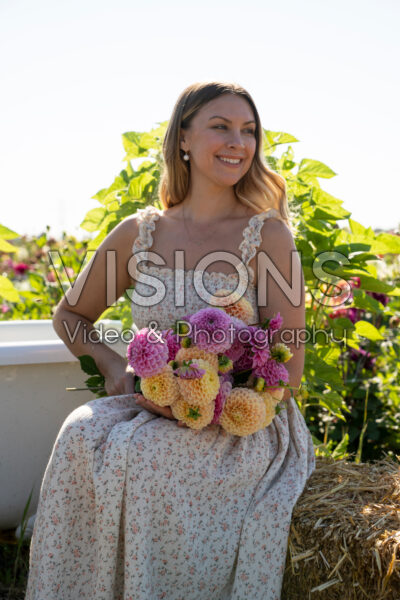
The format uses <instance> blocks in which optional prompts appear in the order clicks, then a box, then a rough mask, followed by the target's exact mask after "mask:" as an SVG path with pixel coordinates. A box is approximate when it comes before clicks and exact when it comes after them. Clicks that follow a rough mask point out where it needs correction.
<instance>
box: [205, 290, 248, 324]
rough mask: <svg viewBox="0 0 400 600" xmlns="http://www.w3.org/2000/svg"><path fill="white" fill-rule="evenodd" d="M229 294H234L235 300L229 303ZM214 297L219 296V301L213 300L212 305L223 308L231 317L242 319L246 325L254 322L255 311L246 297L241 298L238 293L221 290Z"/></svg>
mask: <svg viewBox="0 0 400 600" xmlns="http://www.w3.org/2000/svg"><path fill="white" fill-rule="evenodd" d="M228 294H232V298H233V300H232V301H229V303H228V300H227V295H228ZM213 295H214V296H217V297H218V300H217V299H213V300H212V301H211V302H210V304H213V305H214V306H218V307H219V308H223V310H224V311H225V312H226V313H227V314H228V315H229V316H231V317H236V318H238V319H241V320H242V321H244V323H246V325H250V324H251V323H252V322H253V320H254V310H253V307H252V305H251V304H250V302H249V301H248V300H247V298H245V297H244V296H242V297H240V295H239V294H238V293H237V292H236V291H234V292H231V291H230V290H226V289H219V290H217V291H216V292H214V294H213Z"/></svg>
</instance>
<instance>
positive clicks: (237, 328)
mask: <svg viewBox="0 0 400 600" xmlns="http://www.w3.org/2000/svg"><path fill="white" fill-rule="evenodd" d="M231 322H232V325H233V327H232V329H233V336H232V340H231V341H232V345H231V347H230V348H228V350H227V351H226V352H225V354H226V356H227V357H228V358H230V359H231V360H233V362H235V360H238V358H240V356H242V354H243V352H244V346H243V343H244V342H245V341H246V340H247V339H248V337H249V336H247V337H244V338H243V340H241V338H240V332H241V331H242V330H244V329H247V325H246V323H244V322H243V321H242V320H241V319H238V318H237V317H232V316H231ZM229 335H231V334H229Z"/></svg>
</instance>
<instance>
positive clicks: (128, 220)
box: [107, 214, 139, 251]
mask: <svg viewBox="0 0 400 600" xmlns="http://www.w3.org/2000/svg"><path fill="white" fill-rule="evenodd" d="M138 235H139V223H138V220H137V215H136V214H134V215H129V216H128V217H125V219H123V220H122V221H120V223H118V225H116V226H115V227H114V229H112V231H111V232H110V233H109V234H108V236H107V239H108V241H109V243H111V244H112V245H114V246H116V247H118V248H121V249H122V248H124V249H125V250H127V251H128V250H131V249H132V245H133V242H134V241H135V239H136V238H137V236H138Z"/></svg>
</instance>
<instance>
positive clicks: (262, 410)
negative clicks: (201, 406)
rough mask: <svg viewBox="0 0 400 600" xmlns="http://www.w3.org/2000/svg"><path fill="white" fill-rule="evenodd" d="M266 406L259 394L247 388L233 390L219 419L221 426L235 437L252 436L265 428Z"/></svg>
mask: <svg viewBox="0 0 400 600" xmlns="http://www.w3.org/2000/svg"><path fill="white" fill-rule="evenodd" d="M265 421H266V406H265V402H264V401H263V399H262V398H261V397H260V395H259V393H257V392H255V391H254V390H251V389H250V388H246V387H244V388H243V387H240V388H239V387H236V388H233V390H232V392H231V393H230V394H229V396H228V397H227V399H226V402H225V405H224V409H223V411H222V414H221V416H220V418H219V423H220V425H221V426H222V427H223V428H224V429H225V431H227V432H228V433H232V434H233V435H240V436H244V435H250V434H252V433H255V432H256V431H259V430H260V429H262V428H263V427H264V422H265Z"/></svg>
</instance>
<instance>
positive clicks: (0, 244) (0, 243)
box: [0, 238, 17, 252]
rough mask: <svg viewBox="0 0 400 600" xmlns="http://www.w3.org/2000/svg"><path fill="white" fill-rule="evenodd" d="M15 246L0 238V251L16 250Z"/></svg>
mask: <svg viewBox="0 0 400 600" xmlns="http://www.w3.org/2000/svg"><path fill="white" fill-rule="evenodd" d="M16 251H17V248H16V247H15V246H13V245H12V244H9V243H8V242H6V240H4V239H3V238H0V252H16Z"/></svg>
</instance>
